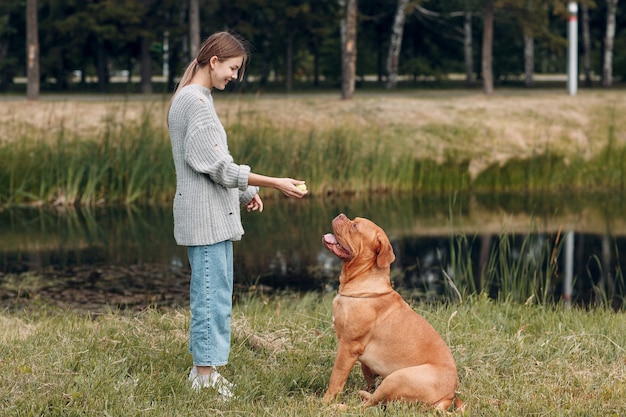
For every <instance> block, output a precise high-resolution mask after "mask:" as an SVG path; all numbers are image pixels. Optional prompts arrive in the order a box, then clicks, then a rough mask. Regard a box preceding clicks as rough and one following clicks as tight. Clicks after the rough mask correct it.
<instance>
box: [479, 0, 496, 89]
mask: <svg viewBox="0 0 626 417" xmlns="http://www.w3.org/2000/svg"><path fill="white" fill-rule="evenodd" d="M493 1H494V0H486V1H485V12H484V16H483V21H484V28H483V51H482V65H481V68H482V73H483V74H482V75H483V91H484V93H485V94H488V95H491V94H493Z"/></svg>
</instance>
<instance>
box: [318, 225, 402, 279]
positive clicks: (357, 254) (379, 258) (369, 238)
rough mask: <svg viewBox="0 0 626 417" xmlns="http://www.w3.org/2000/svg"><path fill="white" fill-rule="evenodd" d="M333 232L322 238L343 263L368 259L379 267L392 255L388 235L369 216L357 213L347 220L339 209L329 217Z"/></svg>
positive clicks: (388, 261)
mask: <svg viewBox="0 0 626 417" xmlns="http://www.w3.org/2000/svg"><path fill="white" fill-rule="evenodd" d="M333 232H334V234H331V233H328V234H326V235H324V237H323V239H322V241H323V242H324V246H326V248H327V249H328V250H329V251H331V252H332V253H334V254H335V255H336V256H337V257H338V258H339V259H341V260H342V261H343V262H344V263H350V264H352V263H356V264H359V265H361V264H363V265H366V264H370V263H371V264H372V266H374V265H375V266H376V267H377V268H379V269H382V268H388V267H389V266H390V265H391V263H392V262H393V261H394V260H395V259H396V256H395V255H394V253H393V248H392V247H391V243H390V242H389V238H388V237H387V235H386V234H385V232H384V231H383V229H381V228H380V227H379V226H378V225H376V224H375V223H374V222H372V221H371V220H368V219H364V218H361V217H355V218H354V220H350V219H349V218H348V217H346V215H345V214H343V213H342V214H340V215H339V216H337V217H335V219H334V220H333Z"/></svg>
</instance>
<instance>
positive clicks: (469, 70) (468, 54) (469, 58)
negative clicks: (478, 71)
mask: <svg viewBox="0 0 626 417" xmlns="http://www.w3.org/2000/svg"><path fill="white" fill-rule="evenodd" d="M463 52H464V55H465V84H466V85H473V84H474V57H473V50H472V12H470V11H469V10H466V11H465V19H464V21H463Z"/></svg>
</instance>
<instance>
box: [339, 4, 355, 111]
mask: <svg viewBox="0 0 626 417" xmlns="http://www.w3.org/2000/svg"><path fill="white" fill-rule="evenodd" d="M339 1H340V2H341V3H343V4H345V5H346V6H345V11H346V17H345V23H342V31H341V32H342V59H341V98H342V99H344V100H349V99H351V98H352V97H353V96H354V85H355V81H356V80H355V78H356V23H357V15H358V6H357V0H347V3H344V2H345V0H339ZM342 22H343V21H342Z"/></svg>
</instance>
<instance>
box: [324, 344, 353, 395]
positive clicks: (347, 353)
mask: <svg viewBox="0 0 626 417" xmlns="http://www.w3.org/2000/svg"><path fill="white" fill-rule="evenodd" d="M359 355H360V353H359V352H358V350H357V349H354V348H352V347H351V346H345V345H344V346H342V345H339V347H338V349H337V356H336V357H335V364H334V365H333V371H332V372H331V374H330V382H329V383H328V389H327V390H326V394H324V398H323V399H322V401H324V402H325V403H328V402H330V401H332V400H334V399H335V398H336V397H337V395H338V394H339V392H341V390H342V389H343V386H344V385H345V383H346V380H347V379H348V375H349V374H350V371H351V370H352V367H353V366H354V364H355V363H356V361H357V359H358V358H359Z"/></svg>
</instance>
